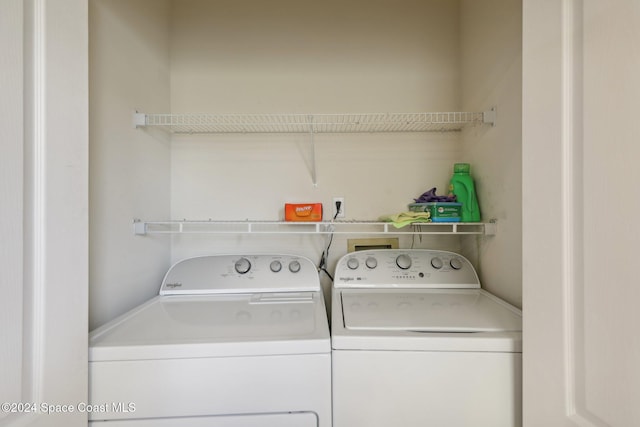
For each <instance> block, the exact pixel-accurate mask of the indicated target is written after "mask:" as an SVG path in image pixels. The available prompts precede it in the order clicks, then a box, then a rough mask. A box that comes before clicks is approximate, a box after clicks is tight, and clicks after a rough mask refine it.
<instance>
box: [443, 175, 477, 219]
mask: <svg viewBox="0 0 640 427" xmlns="http://www.w3.org/2000/svg"><path fill="white" fill-rule="evenodd" d="M469 169H470V165H469V163H456V164H455V165H453V176H452V177H451V183H450V184H449V192H450V193H453V194H455V195H456V199H457V201H458V203H462V213H461V215H460V220H461V221H462V222H478V221H480V206H479V205H478V198H477V197H476V188H475V185H474V184H473V177H472V176H471V175H470V174H469Z"/></svg>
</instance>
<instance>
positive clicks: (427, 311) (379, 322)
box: [342, 289, 522, 332]
mask: <svg viewBox="0 0 640 427" xmlns="http://www.w3.org/2000/svg"><path fill="white" fill-rule="evenodd" d="M342 314H343V319H344V327H345V329H347V330H354V331H357V330H362V331H367V330H368V331H372V330H377V331H383V330H384V331H394V330H395V331H414V332H505V331H521V330H522V316H521V314H520V312H519V311H518V310H515V309H513V308H512V307H511V306H509V305H508V304H506V303H504V302H502V301H501V300H499V299H497V298H495V297H493V296H492V295H491V294H489V293H487V292H484V291H483V290H481V289H461V290H452V289H447V290H438V289H433V290H431V289H429V290H376V291H357V290H344V291H342Z"/></svg>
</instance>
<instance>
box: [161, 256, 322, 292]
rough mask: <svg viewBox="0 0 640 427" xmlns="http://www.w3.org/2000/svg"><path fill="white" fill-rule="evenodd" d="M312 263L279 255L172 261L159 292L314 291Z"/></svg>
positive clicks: (315, 278)
mask: <svg viewBox="0 0 640 427" xmlns="http://www.w3.org/2000/svg"><path fill="white" fill-rule="evenodd" d="M318 290H320V279H319V277H318V271H317V269H316V266H315V265H314V264H313V262H312V261H311V260H309V259H307V258H305V257H301V256H296V255H283V254H273V255H266V254H259V255H210V256H201V257H194V258H187V259H184V260H182V261H179V262H177V263H175V264H174V265H173V266H172V267H171V268H170V269H169V271H168V272H167V274H166V275H165V277H164V280H163V281H162V286H161V288H160V295H174V294H175V295H178V294H179V295H195V294H217V293H256V292H288V291H295V292H299V291H318Z"/></svg>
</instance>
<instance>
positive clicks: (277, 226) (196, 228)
mask: <svg viewBox="0 0 640 427" xmlns="http://www.w3.org/2000/svg"><path fill="white" fill-rule="evenodd" d="M496 231H497V223H496V221H495V220H491V221H489V222H415V223H411V224H408V225H405V226H403V227H399V228H398V227H396V226H395V225H394V224H393V223H391V222H380V221H359V220H358V221H321V222H290V221H259V220H258V221H252V220H244V221H239V220H238V221H220V220H173V221H143V220H140V219H134V221H133V232H134V234H136V235H146V234H367V235H377V234H455V235H467V234H469V235H473V234H475V235H495V234H496Z"/></svg>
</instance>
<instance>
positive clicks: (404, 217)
mask: <svg viewBox="0 0 640 427" xmlns="http://www.w3.org/2000/svg"><path fill="white" fill-rule="evenodd" d="M380 221H383V222H390V223H392V224H393V226H394V227H396V228H402V227H406V226H407V225H410V224H413V223H416V222H431V213H429V212H400V213H397V214H393V215H385V216H381V217H380Z"/></svg>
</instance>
